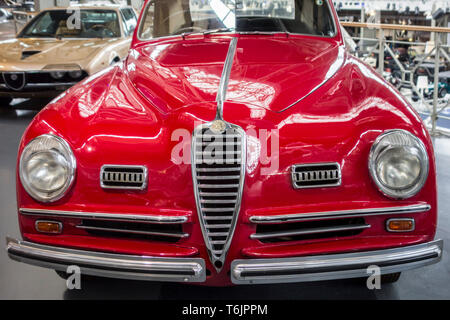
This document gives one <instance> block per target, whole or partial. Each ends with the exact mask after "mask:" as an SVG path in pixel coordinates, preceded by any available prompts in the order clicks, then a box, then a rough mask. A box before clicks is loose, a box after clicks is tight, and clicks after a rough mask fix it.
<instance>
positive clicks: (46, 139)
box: [19, 134, 76, 202]
mask: <svg viewBox="0 0 450 320" xmlns="http://www.w3.org/2000/svg"><path fill="white" fill-rule="evenodd" d="M75 170H76V161H75V157H74V155H73V152H72V150H71V149H70V146H69V144H68V143H67V142H66V141H65V140H64V139H62V138H60V137H57V136H54V135H51V134H44V135H42V136H39V137H37V138H35V139H33V140H32V141H30V143H28V145H27V146H26V147H25V148H24V149H23V152H22V155H21V157H20V163H19V176H20V181H21V182H22V185H23V187H24V188H25V190H26V191H27V192H28V194H29V195H30V196H31V197H33V198H34V199H36V200H38V201H41V202H52V201H56V200H59V199H61V198H62V197H63V196H64V195H65V194H66V192H67V191H68V190H69V188H70V186H71V185H72V183H73V180H74V177H75Z"/></svg>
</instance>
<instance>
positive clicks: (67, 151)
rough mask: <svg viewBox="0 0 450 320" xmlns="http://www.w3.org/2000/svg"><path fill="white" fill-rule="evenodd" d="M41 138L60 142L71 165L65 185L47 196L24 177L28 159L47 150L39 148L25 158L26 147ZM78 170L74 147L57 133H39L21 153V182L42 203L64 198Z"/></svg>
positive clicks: (29, 193)
mask: <svg viewBox="0 0 450 320" xmlns="http://www.w3.org/2000/svg"><path fill="white" fill-rule="evenodd" d="M39 139H54V140H55V141H57V143H59V144H60V145H61V147H62V148H63V149H64V151H65V155H66V156H67V159H66V160H67V162H68V163H69V165H70V166H69V168H68V170H69V175H68V179H67V180H66V182H65V183H64V185H63V187H61V188H59V189H58V190H57V191H53V192H52V193H53V194H52V195H47V196H43V195H42V194H43V193H45V192H42V191H38V189H37V188H33V186H32V185H31V183H30V182H29V181H28V180H27V179H26V178H25V177H24V174H23V173H24V169H25V167H24V166H25V164H26V161H27V160H30V159H32V156H33V155H36V154H39V153H45V151H42V150H39V151H37V152H34V153H32V154H31V155H30V156H28V158H27V159H24V157H25V154H26V152H25V151H26V149H27V148H28V147H29V146H31V144H32V143H35V142H36V141H37V140H39ZM50 150H51V149H49V151H50ZM76 170H77V162H76V159H75V156H74V154H73V151H72V148H71V147H70V146H69V144H68V143H67V141H66V140H64V139H63V138H61V137H59V136H57V135H54V134H49V133H47V134H43V135H39V136H37V137H35V138H33V139H32V140H30V141H29V142H28V143H27V145H26V146H25V147H24V148H23V150H22V154H21V156H20V160H19V178H20V182H21V184H22V186H23V188H24V189H25V191H26V192H27V193H28V195H30V196H31V197H32V198H33V199H34V200H36V201H39V202H42V203H51V202H55V201H58V200H60V199H61V198H63V197H64V196H65V195H66V194H67V192H68V191H69V190H70V189H71V188H72V185H73V183H74V180H75V175H76Z"/></svg>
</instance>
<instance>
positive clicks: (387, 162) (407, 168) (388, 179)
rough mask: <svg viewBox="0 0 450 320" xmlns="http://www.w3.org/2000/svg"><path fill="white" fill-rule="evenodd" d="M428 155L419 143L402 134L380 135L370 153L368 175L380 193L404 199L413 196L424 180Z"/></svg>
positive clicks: (392, 131) (393, 131)
mask: <svg viewBox="0 0 450 320" xmlns="http://www.w3.org/2000/svg"><path fill="white" fill-rule="evenodd" d="M428 168H429V163H428V155H427V151H426V149H425V146H424V144H423V142H422V141H420V139H418V138H417V137H416V136H414V135H413V134H411V133H409V132H408V131H405V130H390V131H387V132H385V133H383V134H381V135H380V136H379V137H378V138H377V139H376V141H375V143H374V144H373V146H372V149H371V150H370V156H369V171H370V174H371V176H372V179H373V181H374V182H375V184H376V185H377V186H378V188H379V189H380V191H381V192H382V193H383V194H385V195H386V196H388V197H391V198H395V199H406V198H410V197H412V196H414V195H416V194H417V193H418V192H419V191H420V190H421V189H422V187H423V186H424V184H425V182H426V180H427V177H428Z"/></svg>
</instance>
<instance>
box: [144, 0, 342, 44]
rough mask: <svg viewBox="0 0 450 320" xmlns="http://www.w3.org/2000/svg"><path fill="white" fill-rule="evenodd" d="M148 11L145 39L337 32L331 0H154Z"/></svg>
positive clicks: (145, 12) (329, 35)
mask: <svg viewBox="0 0 450 320" xmlns="http://www.w3.org/2000/svg"><path fill="white" fill-rule="evenodd" d="M144 10H145V11H144V14H143V17H142V20H141V22H140V26H139V29H138V38H139V39H141V40H146V39H151V38H158V37H167V36H175V35H187V34H192V33H215V32H240V33H277V32H285V33H294V34H306V35H314V36H321V37H332V36H334V35H335V34H336V26H335V23H334V19H333V15H332V13H331V8H330V7H329V3H328V1H327V0H242V1H240V0H153V1H150V2H149V3H148V4H147V6H146V7H145V9H144Z"/></svg>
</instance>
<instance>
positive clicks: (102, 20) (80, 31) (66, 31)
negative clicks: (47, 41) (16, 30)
mask: <svg viewBox="0 0 450 320" xmlns="http://www.w3.org/2000/svg"><path fill="white" fill-rule="evenodd" d="M116 37H120V27H119V22H118V17H117V13H116V11H114V10H73V11H70V10H67V11H66V10H50V11H44V12H43V13H41V14H39V15H38V16H37V17H36V19H33V20H32V21H31V22H30V23H29V24H28V25H27V26H26V27H25V28H24V29H23V31H22V32H21V33H20V35H19V38H116Z"/></svg>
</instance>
